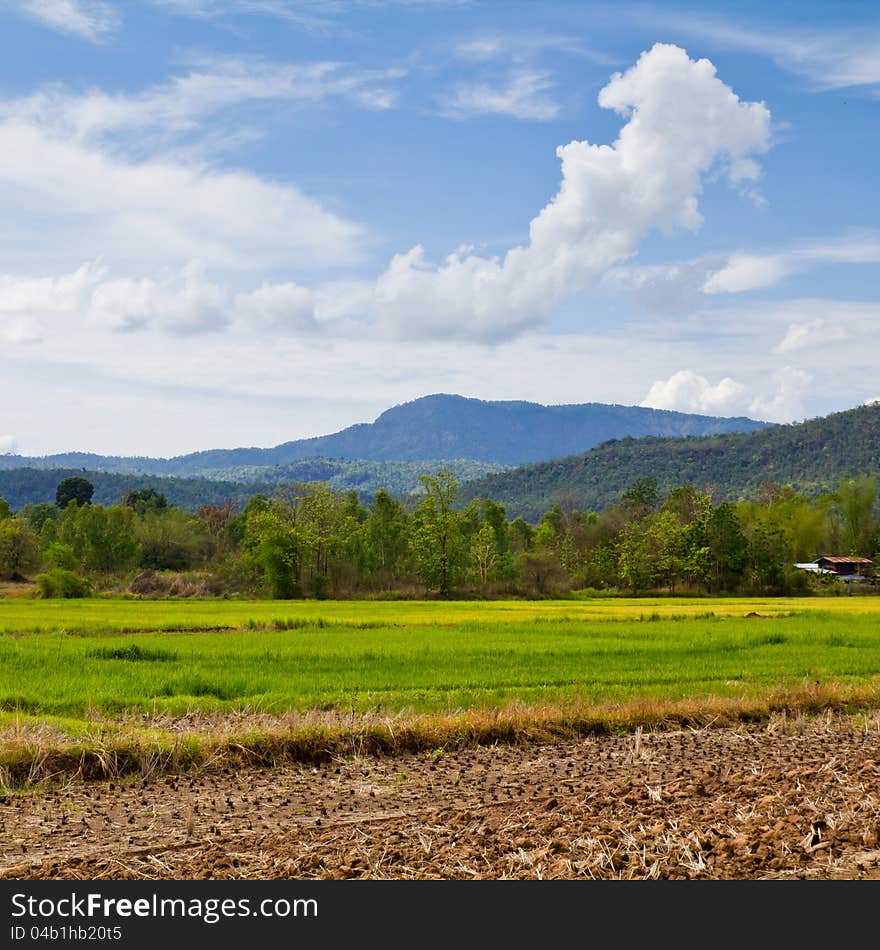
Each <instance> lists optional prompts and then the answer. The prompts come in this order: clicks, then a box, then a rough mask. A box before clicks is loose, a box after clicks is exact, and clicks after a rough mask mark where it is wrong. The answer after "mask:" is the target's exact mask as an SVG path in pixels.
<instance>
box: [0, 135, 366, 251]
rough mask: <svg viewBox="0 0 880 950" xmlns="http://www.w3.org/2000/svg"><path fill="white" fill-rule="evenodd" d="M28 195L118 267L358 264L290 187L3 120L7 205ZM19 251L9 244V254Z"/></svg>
mask: <svg viewBox="0 0 880 950" xmlns="http://www.w3.org/2000/svg"><path fill="white" fill-rule="evenodd" d="M23 197H26V198H27V199H28V201H29V205H28V207H29V212H30V214H31V215H34V214H39V215H42V216H44V217H45V218H46V220H47V230H54V231H56V232H58V233H61V234H66V233H68V232H71V231H74V232H75V233H76V243H77V249H78V252H79V253H80V254H81V255H84V256H90V257H97V256H99V255H103V254H107V253H110V252H111V251H112V254H113V259H114V262H115V263H116V262H126V263H128V264H131V265H133V266H136V267H138V268H140V267H143V266H144V265H147V266H149V265H155V264H157V263H161V264H165V263H168V264H172V265H173V264H179V262H180V261H181V260H184V261H185V260H189V259H193V258H197V259H201V260H204V261H205V262H206V263H207V264H209V265H212V266H215V265H216V266H223V267H226V268H230V269H233V270H250V269H259V268H263V267H266V266H270V265H272V264H281V265H284V264H286V265H288V266H292V265H296V266H300V267H309V266H311V267H315V266H327V265H331V264H332V265H338V264H340V263H350V262H352V261H353V260H355V259H356V257H357V253H356V249H357V245H358V242H359V238H360V237H361V230H360V228H359V227H358V226H357V225H355V224H353V223H351V222H349V221H346V220H345V219H343V218H341V217H339V216H337V215H335V214H333V213H331V212H329V211H327V210H325V209H324V208H323V207H321V205H320V204H319V203H318V202H317V201H316V200H314V199H313V198H310V197H308V196H306V195H304V194H303V193H302V192H301V191H299V190H298V189H297V188H296V187H294V186H293V185H288V184H280V183H275V182H271V181H265V180H263V179H261V178H259V177H257V176H256V175H253V174H251V173H249V172H244V171H218V170H215V169H213V168H211V167H210V166H208V165H205V164H200V163H196V162H191V163H189V164H187V163H185V162H181V161H174V160H172V159H170V158H168V159H165V158H161V157H159V158H152V159H148V160H144V161H135V160H129V159H126V158H123V157H119V156H116V155H114V154H112V153H111V152H108V151H105V150H102V149H100V148H96V147H90V146H87V145H82V144H80V143H78V142H76V141H72V140H66V139H63V138H58V137H56V136H55V135H54V134H52V132H49V131H47V130H44V129H42V128H40V127H39V126H36V125H32V124H25V123H21V122H16V121H6V122H0V200H3V199H6V201H7V202H8V204H9V206H10V207H15V205H16V204H17V203H18V202H19V201H20V200H21V199H22V198H23ZM244 209H246V211H247V213H243V211H244ZM17 250H19V248H18V247H17V246H16V245H12V244H8V245H7V246H6V247H5V248H4V252H5V253H6V255H7V257H8V256H10V255H12V254H14V253H15V252H16V251H17ZM55 250H57V249H56V248H51V247H50V248H47V249H45V250H44V254H50V253H51V252H52V251H55Z"/></svg>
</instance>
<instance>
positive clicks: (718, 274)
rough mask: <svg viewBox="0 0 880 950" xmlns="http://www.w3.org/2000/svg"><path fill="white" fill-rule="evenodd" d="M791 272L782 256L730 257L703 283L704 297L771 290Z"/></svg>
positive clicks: (789, 263)
mask: <svg viewBox="0 0 880 950" xmlns="http://www.w3.org/2000/svg"><path fill="white" fill-rule="evenodd" d="M792 270H793V265H792V263H791V262H789V261H787V260H786V259H785V258H784V257H782V256H781V255H775V256H774V255H769V256H766V257H760V256H758V255H755V254H731V255H730V257H728V259H727V261H726V263H725V264H724V266H723V267H722V268H721V269H720V270H717V271H715V273H713V274H711V275H710V276H709V277H708V278H707V280H706V281H705V283H704V284H703V292H704V293H707V294H739V293H742V292H743V291H746V290H757V289H759V288H763V287H771V286H772V285H773V284H777V283H779V281H780V280H782V279H783V278H785V277H787V276H788V275H789V274H790V273H791V272H792Z"/></svg>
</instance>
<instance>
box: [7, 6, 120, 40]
mask: <svg viewBox="0 0 880 950" xmlns="http://www.w3.org/2000/svg"><path fill="white" fill-rule="evenodd" d="M13 2H16V5H17V6H18V9H19V10H21V12H22V13H24V14H25V15H27V16H28V17H30V18H31V19H33V20H37V21H38V22H40V23H43V24H44V25H45V26H48V27H50V28H51V29H53V30H58V31H60V32H61V33H70V34H72V35H74V36H78V37H80V39H84V40H89V41H90V42H92V43H98V42H100V41H101V40H102V39H104V37H105V36H106V35H107V34H109V33H112V32H113V31H114V30H115V29H116V28H117V26H118V25H119V16H118V14H117V12H116V10H115V9H114V7H112V6H111V5H110V4H109V3H104V2H103V0H13Z"/></svg>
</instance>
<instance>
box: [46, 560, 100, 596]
mask: <svg viewBox="0 0 880 950" xmlns="http://www.w3.org/2000/svg"><path fill="white" fill-rule="evenodd" d="M35 580H36V583H37V587H38V588H39V591H40V594H41V595H42V596H43V597H68V598H71V597H88V596H89V594H91V592H92V585H91V584H90V583H89V582H88V581H87V580H86V579H85V578H84V577H79V576H78V575H77V574H74V572H73V571H68V570H65V569H64V568H63V567H56V568H55V569H54V570H52V571H47V572H46V573H45V574H37V576H36V578H35Z"/></svg>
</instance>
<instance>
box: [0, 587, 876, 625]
mask: <svg viewBox="0 0 880 950" xmlns="http://www.w3.org/2000/svg"><path fill="white" fill-rule="evenodd" d="M815 611H819V612H822V613H834V614H838V613H841V614H847V615H851V614H857V615H862V614H866V615H869V616H875V617H877V618H878V619H880V597H871V596H845V595H844V596H839V597H833V596H832V597H766V598H757V597H748V598H745V597H634V598H618V597H607V598H604V597H598V598H589V597H584V598H578V597H573V598H567V599H565V600H538V601H523V600H487V601H436V600H401V601H392V600H339V601H333V600H303V601H277V600H222V599H217V600H199V599H180V600H173V599H161V600H131V599H126V598H122V597H92V598H84V599H82V600H44V599H39V598H37V599H25V598H16V599H3V598H0V633H3V632H17V631H22V630H34V629H40V630H51V629H76V628H83V629H85V628H89V629H97V628H107V629H114V630H125V631H129V630H161V629H173V630H180V629H186V628H196V627H211V626H228V627H240V626H242V625H244V624H246V623H247V622H248V621H249V620H254V621H267V622H268V621H270V620H272V619H275V618H278V617H282V618H286V617H295V618H302V619H313V618H322V619H325V620H338V621H343V622H345V623H361V622H363V623H389V624H392V623H393V624H395V625H404V626H420V625H435V624H442V625H447V624H458V623H462V622H468V621H471V622H477V623H482V622H485V623H499V622H501V623H503V622H507V621H508V620H519V621H524V620H535V619H547V620H550V619H553V618H576V619H580V620H623V619H633V620H639V619H640V618H642V617H643V616H646V615H651V614H655V613H656V614H659V615H660V616H664V617H666V616H673V617H680V616H694V615H700V614H705V613H708V612H712V613H714V614H716V615H724V616H732V617H742V616H744V615H745V614H747V613H750V612H755V613H762V614H772V615H778V614H785V613H791V612H797V613H804V612H815Z"/></svg>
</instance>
